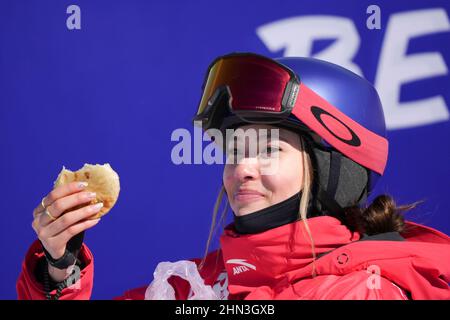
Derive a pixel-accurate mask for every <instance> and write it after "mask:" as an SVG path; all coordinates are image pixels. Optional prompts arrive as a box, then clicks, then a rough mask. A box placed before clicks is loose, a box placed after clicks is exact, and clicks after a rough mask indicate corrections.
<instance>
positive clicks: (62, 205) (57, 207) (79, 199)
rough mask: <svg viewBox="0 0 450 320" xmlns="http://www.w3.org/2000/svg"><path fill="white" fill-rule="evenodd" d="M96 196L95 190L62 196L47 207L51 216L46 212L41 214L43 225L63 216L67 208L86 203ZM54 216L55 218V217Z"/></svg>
mask: <svg viewBox="0 0 450 320" xmlns="http://www.w3.org/2000/svg"><path fill="white" fill-rule="evenodd" d="M95 197H96V194H95V193H94V192H78V193H74V194H71V195H69V196H65V197H63V198H60V199H58V200H56V201H54V202H53V203H52V204H51V205H50V206H48V207H47V211H48V213H49V214H50V215H51V216H50V215H48V214H46V213H43V214H41V215H40V223H41V225H42V226H46V225H48V224H50V223H51V222H53V221H54V220H56V219H58V218H59V217H61V215H62V214H63V213H64V212H66V211H67V210H69V209H71V208H74V207H76V206H79V205H82V204H86V203H88V202H90V201H91V200H92V199H95ZM52 217H53V218H55V219H53V218H52Z"/></svg>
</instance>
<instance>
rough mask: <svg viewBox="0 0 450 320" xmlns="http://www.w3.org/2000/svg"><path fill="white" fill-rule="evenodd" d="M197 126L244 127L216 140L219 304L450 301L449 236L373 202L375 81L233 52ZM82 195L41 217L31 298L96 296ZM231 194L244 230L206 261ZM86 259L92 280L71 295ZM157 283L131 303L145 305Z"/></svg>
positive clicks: (227, 235)
mask: <svg viewBox="0 0 450 320" xmlns="http://www.w3.org/2000/svg"><path fill="white" fill-rule="evenodd" d="M194 120H195V121H200V123H201V125H202V126H203V128H204V130H208V133H210V135H213V136H214V137H217V136H219V133H222V135H221V136H222V137H223V136H226V133H228V132H230V131H229V130H232V131H231V132H232V133H233V135H232V139H227V140H226V141H225V143H224V144H223V145H222V144H221V143H220V141H221V140H217V139H216V140H215V141H216V142H217V143H218V144H219V145H221V147H223V148H224V149H225V151H226V154H227V163H226V165H225V168H224V172H223V188H222V190H221V192H220V194H219V196H218V199H217V201H216V206H215V212H214V215H213V223H212V225H211V231H210V237H209V239H208V244H207V249H206V253H205V256H204V257H203V259H193V260H192V261H194V262H195V263H196V265H197V267H198V271H199V273H200V275H201V277H202V278H203V280H204V282H205V284H206V285H210V286H211V287H212V288H213V290H214V292H215V295H216V296H217V297H218V298H219V299H404V300H406V299H449V298H450V290H449V287H448V282H449V279H450V250H449V248H450V247H449V245H450V241H449V238H448V236H446V235H445V234H443V233H440V232H439V231H436V230H433V229H431V228H428V227H425V226H422V225H418V224H414V223H410V222H405V221H404V219H403V217H402V215H401V212H402V211H405V210H408V209H411V208H413V207H414V205H411V206H404V207H396V206H395V203H394V201H393V200H392V198H391V197H389V196H387V195H382V196H379V197H377V198H376V199H375V200H374V201H373V203H372V204H370V205H369V206H368V207H366V206H365V204H366V200H367V197H368V195H369V194H370V192H371V190H373V187H374V185H375V183H376V181H377V179H378V178H379V177H380V176H381V175H382V174H383V172H384V169H385V166H386V162H387V154H388V142H387V140H386V138H385V125H384V117H383V112H382V108H381V103H380V100H379V98H378V95H377V93H376V91H375V89H374V88H373V87H372V86H371V85H370V84H369V83H368V82H367V81H366V80H364V79H362V78H360V77H359V76H357V75H355V74H353V73H351V72H350V71H347V70H345V69H343V68H341V67H338V66H336V65H333V64H331V63H327V62H323V61H320V60H316V59H310V58H282V59H277V60H272V59H269V58H266V57H263V56H260V55H255V54H250V53H242V54H240V53H233V54H230V55H226V56H223V57H219V58H217V59H216V60H215V61H214V62H213V63H212V64H211V66H210V67H209V69H208V72H207V76H206V79H205V83H204V86H203V96H202V99H201V101H200V106H199V108H198V111H197V114H196V117H195V119H194ZM267 132H270V135H269V136H268V135H267ZM252 134H253V136H252ZM249 137H250V138H249ZM251 137H253V139H252V138H251ZM255 145H257V148H256V149H255V148H253V147H254V146H255ZM255 150H256V151H255ZM82 189H83V185H77V184H68V185H65V186H61V187H60V188H57V189H55V190H53V191H52V192H51V193H50V194H49V195H48V196H46V197H45V198H44V200H43V202H42V203H41V204H40V205H39V206H38V207H37V208H36V209H35V212H34V213H35V216H36V217H35V220H34V223H33V225H34V228H35V230H36V232H37V235H38V237H39V240H40V241H37V242H36V243H34V244H33V245H32V247H31V248H30V250H29V252H28V254H27V256H26V259H25V261H24V264H23V269H22V273H21V275H20V277H19V280H18V284H17V290H18V295H19V298H21V299H43V298H45V297H46V296H47V298H59V299H88V298H89V297H90V293H91V289H92V277H93V260H92V254H91V252H90V251H89V249H88V248H87V247H86V245H84V244H82V235H83V232H84V231H85V230H87V229H89V228H91V227H92V226H94V225H95V224H96V223H97V222H96V221H91V220H85V219H86V218H87V217H89V216H90V215H92V214H93V212H94V211H95V210H98V209H93V208H91V207H84V208H82V209H78V210H74V211H71V212H68V213H65V214H64V217H63V218H61V213H62V212H65V211H66V210H69V209H70V208H73V207H74V206H76V205H80V204H83V203H86V202H88V201H89V199H88V198H89V197H88V195H87V194H86V193H85V192H83V191H82ZM225 195H226V198H227V201H228V202H227V204H228V203H229V205H230V206H231V209H232V211H233V214H234V222H233V223H231V224H230V225H228V226H227V227H226V228H225V230H224V232H223V234H222V236H221V238H220V248H219V249H218V250H216V251H213V252H211V253H208V246H209V242H210V240H211V237H212V231H213V230H214V227H215V225H216V216H217V214H218V211H219V207H220V204H221V203H222V200H223V199H222V198H223V197H224V196H225ZM44 208H47V209H48V211H50V212H51V215H52V216H53V218H55V219H56V220H54V221H53V219H52V217H49V216H48V215H47V214H42V212H44ZM226 211H227V207H226V206H225V209H224V210H223V213H222V217H221V219H223V216H224V214H225V213H226ZM80 232H81V233H80ZM78 233H80V235H79V236H77V237H74V238H72V239H71V237H73V235H76V234H78ZM69 239H71V240H70V241H69ZM75 257H76V258H77V259H76V258H75ZM74 263H76V264H77V265H78V266H79V267H80V269H81V274H80V275H79V277H78V278H80V279H79V281H78V278H77V277H76V275H72V276H71V277H74V279H72V278H70V277H69V280H70V281H72V282H75V281H76V283H75V285H73V286H69V287H67V286H66V285H65V284H66V282H68V281H69V280H66V281H65V282H64V281H62V280H64V279H65V278H66V274H67V270H66V269H67V268H68V267H69V266H70V265H71V264H74ZM61 281H62V282H61ZM70 281H69V282H70ZM169 283H170V284H171V285H172V286H173V287H174V288H175V296H176V298H177V299H187V298H189V297H190V296H192V294H193V292H192V290H191V288H190V285H189V282H187V281H186V280H184V279H181V278H179V277H175V276H172V277H171V278H170V279H169ZM43 284H44V285H43ZM44 287H46V288H44ZM151 288H152V285H150V286H149V288H147V286H144V287H142V288H138V289H134V290H130V291H128V292H126V293H125V294H124V296H122V297H119V299H144V297H145V292H146V290H147V289H151ZM50 290H53V291H52V292H51V293H49V292H48V291H50ZM46 291H47V292H46ZM55 295H56V296H55Z"/></svg>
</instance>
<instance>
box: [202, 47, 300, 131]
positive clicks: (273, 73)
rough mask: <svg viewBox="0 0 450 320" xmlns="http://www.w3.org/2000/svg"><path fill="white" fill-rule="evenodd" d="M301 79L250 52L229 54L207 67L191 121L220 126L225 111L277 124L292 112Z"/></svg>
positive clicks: (269, 60)
mask: <svg viewBox="0 0 450 320" xmlns="http://www.w3.org/2000/svg"><path fill="white" fill-rule="evenodd" d="M299 85H300V80H299V79H298V77H297V75H296V74H295V73H294V72H292V70H290V69H289V68H287V67H285V66H283V65H282V64H279V63H277V62H276V61H274V60H272V59H269V58H266V57H264V56H260V55H257V54H253V53H232V54H228V55H225V56H222V57H219V58H217V59H216V60H214V61H213V62H212V63H211V65H210V66H209V67H208V71H207V74H206V77H205V81H204V83H203V86H202V90H203V94H202V97H201V101H200V104H199V107H198V110H197V114H196V116H195V118H194V121H202V126H203V128H204V129H205V130H207V129H209V128H220V126H221V121H222V120H223V118H224V116H225V115H224V113H226V112H228V113H232V114H234V115H236V116H238V117H239V118H241V119H242V120H243V121H245V122H256V123H276V122H280V121H282V120H284V119H286V118H287V117H289V115H290V114H291V112H292V109H293V107H294V104H295V101H296V98H297V94H298V90H299Z"/></svg>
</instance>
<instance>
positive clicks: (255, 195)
mask: <svg viewBox="0 0 450 320" xmlns="http://www.w3.org/2000/svg"><path fill="white" fill-rule="evenodd" d="M262 198H264V195H263V194H262V193H261V192H258V191H251V190H242V191H239V192H237V193H235V194H234V200H235V201H238V202H252V201H256V200H259V199H262Z"/></svg>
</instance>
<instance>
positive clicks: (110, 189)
mask: <svg viewBox="0 0 450 320" xmlns="http://www.w3.org/2000/svg"><path fill="white" fill-rule="evenodd" d="M73 181H85V182H87V183H88V186H87V187H86V189H85V190H86V191H91V192H95V193H96V194H97V195H96V199H93V200H92V201H91V202H90V203H89V204H95V203H98V202H103V207H102V208H101V209H100V211H99V212H98V213H97V214H95V215H94V216H92V217H91V218H90V219H96V218H100V217H102V216H104V215H105V214H106V213H108V212H109V210H111V209H112V207H113V206H114V205H115V203H116V202H117V198H118V197H119V192H120V182H119V175H118V174H117V173H116V172H115V171H114V170H113V168H111V166H110V165H109V163H106V164H104V165H100V164H96V165H92V164H87V163H86V164H85V165H84V166H83V168H81V169H80V170H78V171H75V172H73V171H70V170H67V169H66V168H65V167H64V166H63V169H62V170H61V172H60V173H59V175H58V178H57V179H56V181H55V183H54V187H53V188H56V187H59V186H60V185H63V184H66V183H70V182H73ZM89 204H83V205H80V206H77V207H74V208H71V209H70V210H67V211H73V210H76V209H78V208H82V207H85V206H86V205H89ZM67 211H66V212H67Z"/></svg>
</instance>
